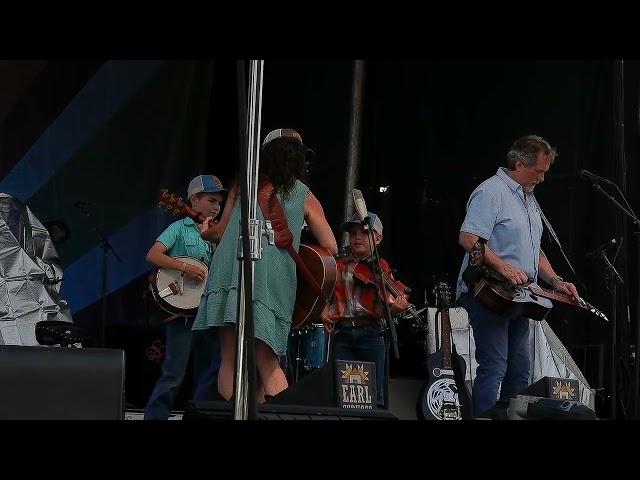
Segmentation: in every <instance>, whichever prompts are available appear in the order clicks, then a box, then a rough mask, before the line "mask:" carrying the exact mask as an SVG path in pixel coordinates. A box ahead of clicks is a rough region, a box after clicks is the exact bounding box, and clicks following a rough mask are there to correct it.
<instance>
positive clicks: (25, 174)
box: [0, 60, 165, 203]
mask: <svg viewBox="0 0 640 480" xmlns="http://www.w3.org/2000/svg"><path fill="white" fill-rule="evenodd" d="M163 63H165V62H164V61H161V60H152V61H134V60H122V61H120V60H119V61H109V62H107V63H105V64H104V65H103V66H102V67H101V68H100V70H98V71H97V72H96V74H95V75H94V76H93V77H92V78H91V79H90V80H89V82H88V83H87V85H85V87H84V88H83V89H82V90H81V91H80V92H79V93H78V95H76V97H75V98H74V99H73V100H72V101H71V102H69V105H67V107H66V108H65V109H64V111H63V112H62V113H61V114H60V116H59V117H58V118H57V119H55V120H54V121H53V123H52V124H51V125H50V126H49V128H47V129H46V130H45V131H44V132H43V133H42V135H41V136H40V138H38V140H37V141H36V142H35V143H34V144H33V145H32V146H31V148H30V149H29V151H28V152H27V153H26V154H25V156H24V157H23V158H22V159H21V160H20V161H19V162H18V163H16V165H15V166H14V167H13V168H12V169H11V171H10V172H9V173H8V174H7V175H6V176H5V178H4V179H2V181H0V192H7V193H9V194H10V195H12V196H13V197H15V198H17V199H18V200H21V201H22V202H25V203H26V202H27V201H28V200H29V199H30V198H31V196H32V195H33V194H34V193H36V192H37V191H38V190H39V189H40V188H41V187H42V186H43V185H44V184H45V183H46V182H47V181H48V180H49V179H50V178H51V177H52V176H53V175H54V174H55V173H56V172H57V171H58V170H59V169H60V168H61V167H62V166H64V164H65V163H66V162H67V161H68V160H69V159H70V158H72V157H73V155H74V154H75V153H76V152H77V151H78V150H79V149H80V148H81V147H82V146H83V145H85V144H86V143H87V141H88V140H90V139H91V138H93V136H94V135H95V134H96V132H97V131H98V130H99V129H100V128H102V127H103V126H104V125H105V124H106V123H107V122H108V121H109V119H111V117H113V115H114V114H115V113H117V112H118V111H119V110H120V109H121V107H122V106H123V105H124V104H125V103H126V102H127V100H128V99H129V98H131V96H132V95H133V94H134V93H135V92H137V91H138V90H139V89H140V88H141V87H142V86H143V85H144V84H145V83H146V82H147V81H148V80H149V79H150V78H151V77H152V76H153V75H154V74H155V73H156V72H157V71H158V69H159V68H160V66H161V65H162V64H163Z"/></svg>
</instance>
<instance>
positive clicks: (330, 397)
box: [267, 362, 338, 407]
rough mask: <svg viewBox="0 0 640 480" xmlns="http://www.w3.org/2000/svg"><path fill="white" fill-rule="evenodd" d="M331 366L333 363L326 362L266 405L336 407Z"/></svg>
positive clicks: (334, 384) (333, 373) (333, 371)
mask: <svg viewBox="0 0 640 480" xmlns="http://www.w3.org/2000/svg"><path fill="white" fill-rule="evenodd" d="M333 365H334V364H333V362H327V363H326V364H325V365H323V366H322V367H320V368H317V369H315V370H314V371H312V372H311V373H309V374H307V375H305V376H304V377H302V378H301V379H300V380H298V381H297V382H296V383H294V384H292V385H291V386H290V387H289V388H287V389H286V390H283V391H282V392H280V393H279V394H278V395H275V396H273V397H272V398H270V399H269V401H268V402H267V403H268V404H270V405H274V404H277V405H313V406H316V407H318V406H320V407H337V406H338V402H337V399H336V398H337V397H336V382H335V369H334V367H333Z"/></svg>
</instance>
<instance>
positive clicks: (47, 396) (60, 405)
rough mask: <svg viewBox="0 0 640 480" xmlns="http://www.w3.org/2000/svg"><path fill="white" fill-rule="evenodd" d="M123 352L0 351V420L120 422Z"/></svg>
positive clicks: (4, 348)
mask: <svg viewBox="0 0 640 480" xmlns="http://www.w3.org/2000/svg"><path fill="white" fill-rule="evenodd" d="M124 365H125V358H124V352H123V351H122V350H109V349H102V348H60V347H43V346H40V347H22V346H7V345H3V346H0V386H1V387H2V393H1V394H0V420H122V419H124V380H125V370H124Z"/></svg>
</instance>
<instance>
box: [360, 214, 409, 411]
mask: <svg viewBox="0 0 640 480" xmlns="http://www.w3.org/2000/svg"><path fill="white" fill-rule="evenodd" d="M363 223H364V224H365V225H368V227H369V228H367V229H366V231H367V232H368V234H369V242H370V245H372V246H373V271H374V273H375V275H376V279H377V281H378V282H379V285H380V286H381V288H382V296H383V299H384V300H383V302H382V305H383V307H384V315H385V322H386V323H387V328H388V329H389V331H390V332H391V343H392V345H393V354H394V356H395V358H396V360H398V359H399V358H400V352H399V351H398V334H397V333H396V326H395V324H394V322H393V318H392V317H391V310H390V309H389V304H388V303H387V298H388V296H387V287H386V286H385V283H384V277H383V274H382V267H381V266H380V255H379V254H378V246H377V245H376V242H375V238H374V236H373V226H372V225H371V219H370V218H369V216H368V215H367V216H365V217H364V221H363ZM384 350H385V362H384V408H385V410H389V344H388V339H387V338H386V336H385V349H384Z"/></svg>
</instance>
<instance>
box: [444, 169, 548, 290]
mask: <svg viewBox="0 0 640 480" xmlns="http://www.w3.org/2000/svg"><path fill="white" fill-rule="evenodd" d="M460 231H461V232H467V233H471V234H473V235H477V236H478V237H480V238H483V239H485V240H487V246H488V247H489V248H490V249H491V250H493V252H494V253H495V254H496V255H497V256H498V257H500V258H501V259H503V260H504V261H506V262H507V263H510V264H511V265H513V266H514V267H517V268H519V269H520V270H522V271H523V272H524V273H526V274H527V276H528V277H529V280H530V281H534V282H535V281H537V278H538V264H539V262H540V240H541V238H542V219H541V217H540V210H539V207H538V202H537V201H536V199H535V197H534V195H533V193H525V191H524V189H523V188H522V186H521V185H520V184H519V183H518V182H516V181H515V180H513V179H512V178H511V177H510V176H509V175H508V174H507V171H506V169H505V168H502V167H501V168H499V169H498V171H497V172H496V174H495V175H494V176H493V177H491V178H489V179H487V180H485V181H484V182H482V183H481V184H480V185H478V187H477V188H476V189H475V190H474V191H473V192H472V193H471V197H469V202H468V203H467V215H466V217H465V219H464V222H463V223H462V226H461V227H460ZM468 263H469V254H468V253H466V254H465V256H464V259H463V260H462V267H461V268H460V274H459V275H458V285H457V288H456V292H457V296H460V295H462V294H463V293H466V292H467V290H468V289H467V286H466V284H465V283H464V281H463V280H462V272H463V271H464V269H465V268H466V267H467V265H468Z"/></svg>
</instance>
